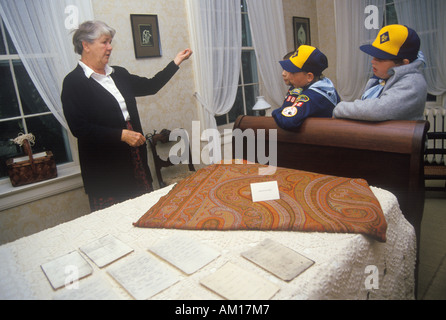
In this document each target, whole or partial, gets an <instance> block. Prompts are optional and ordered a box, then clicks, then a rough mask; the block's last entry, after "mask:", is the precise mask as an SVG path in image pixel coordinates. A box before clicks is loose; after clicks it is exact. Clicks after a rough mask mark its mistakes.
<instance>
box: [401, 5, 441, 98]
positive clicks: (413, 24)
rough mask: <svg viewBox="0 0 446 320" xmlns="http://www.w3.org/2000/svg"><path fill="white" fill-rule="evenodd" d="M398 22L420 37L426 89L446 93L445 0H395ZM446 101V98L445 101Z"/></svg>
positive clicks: (434, 92) (436, 92)
mask: <svg viewBox="0 0 446 320" xmlns="http://www.w3.org/2000/svg"><path fill="white" fill-rule="evenodd" d="M395 9H396V12H397V15H398V22H399V23H400V24H403V25H407V26H408V27H410V28H412V29H414V30H415V31H416V32H417V33H418V35H419V36H420V39H421V51H423V53H424V55H425V58H426V62H427V67H426V68H425V69H424V75H425V77H426V82H427V84H428V91H429V93H430V94H433V95H442V94H445V93H446V58H445V56H446V19H445V16H446V1H444V0H397V1H395ZM445 103H446V101H445Z"/></svg>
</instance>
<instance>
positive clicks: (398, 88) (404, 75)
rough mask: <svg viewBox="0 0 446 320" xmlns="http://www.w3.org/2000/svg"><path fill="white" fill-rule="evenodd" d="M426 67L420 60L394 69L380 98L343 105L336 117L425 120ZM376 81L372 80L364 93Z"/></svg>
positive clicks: (371, 119) (340, 104)
mask: <svg viewBox="0 0 446 320" xmlns="http://www.w3.org/2000/svg"><path fill="white" fill-rule="evenodd" d="M424 64H425V62H424V61H423V60H421V59H418V60H415V61H414V62H412V63H410V64H407V65H403V66H398V67H395V68H391V69H390V70H389V72H388V73H389V74H390V75H391V77H390V78H389V79H388V80H387V81H386V84H385V86H384V89H383V91H382V93H381V95H380V96H379V97H378V98H373V99H366V100H355V101H354V102H340V103H339V104H338V105H337V106H336V108H335V109H334V111H333V117H335V118H344V119H354V120H365V121H386V120H423V114H424V109H425V104H426V97H427V83H426V80H425V78H424V76H423V74H422V73H421V70H420V69H421V67H423V66H424ZM376 81H377V79H370V80H369V81H368V83H367V86H366V88H365V91H367V90H368V89H369V88H371V87H372V86H373V85H375V84H376ZM365 91H364V92H365Z"/></svg>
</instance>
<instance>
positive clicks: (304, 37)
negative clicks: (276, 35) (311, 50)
mask: <svg viewBox="0 0 446 320" xmlns="http://www.w3.org/2000/svg"><path fill="white" fill-rule="evenodd" d="M293 29H294V47H295V49H296V50H297V48H299V47H300V46H301V45H304V44H305V45H311V33H310V18H301V17H293Z"/></svg>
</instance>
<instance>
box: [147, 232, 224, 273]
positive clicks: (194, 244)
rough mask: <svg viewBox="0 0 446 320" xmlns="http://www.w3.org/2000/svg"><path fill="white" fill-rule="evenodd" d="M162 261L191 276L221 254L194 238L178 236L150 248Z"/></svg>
mask: <svg viewBox="0 0 446 320" xmlns="http://www.w3.org/2000/svg"><path fill="white" fill-rule="evenodd" d="M149 250H150V251H152V252H153V253H155V254H156V255H158V256H159V257H161V258H162V259H164V260H166V261H168V262H169V263H171V264H173V265H174V266H175V267H177V268H178V269H180V270H182V271H183V272H184V273H186V274H188V275H190V274H192V273H195V272H196V271H198V270H199V269H201V268H203V267H204V266H205V265H207V264H208V263H210V262H211V261H213V260H214V259H216V258H217V257H218V256H220V253H219V252H218V251H217V250H215V249H213V248H211V247H209V246H207V245H205V244H203V243H201V242H200V241H198V240H195V239H193V238H190V237H187V236H182V235H176V236H172V237H170V238H168V239H165V240H162V241H160V242H158V243H157V244H156V245H154V246H152V247H150V248H149Z"/></svg>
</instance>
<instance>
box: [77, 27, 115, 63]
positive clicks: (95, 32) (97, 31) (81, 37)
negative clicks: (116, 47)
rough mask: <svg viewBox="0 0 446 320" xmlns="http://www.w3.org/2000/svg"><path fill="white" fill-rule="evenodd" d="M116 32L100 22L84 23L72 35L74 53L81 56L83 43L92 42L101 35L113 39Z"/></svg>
mask: <svg viewBox="0 0 446 320" xmlns="http://www.w3.org/2000/svg"><path fill="white" fill-rule="evenodd" d="M115 34H116V30H115V29H113V28H111V27H109V26H108V25H107V24H105V23H104V22H102V21H86V22H84V23H82V24H81V25H80V26H79V28H78V29H77V30H75V32H74V35H73V45H74V52H76V53H78V54H80V55H82V52H83V50H84V47H83V45H82V42H83V41H86V42H88V43H92V42H94V41H95V40H96V39H98V38H100V37H101V36H103V35H107V36H110V37H112V38H113V37H114V36H115Z"/></svg>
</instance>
